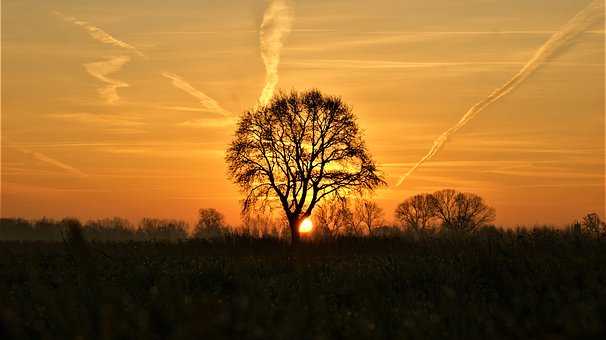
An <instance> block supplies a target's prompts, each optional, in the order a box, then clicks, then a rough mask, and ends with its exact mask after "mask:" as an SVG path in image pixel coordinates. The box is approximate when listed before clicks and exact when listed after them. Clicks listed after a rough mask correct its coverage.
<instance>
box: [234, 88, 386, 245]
mask: <svg viewBox="0 0 606 340" xmlns="http://www.w3.org/2000/svg"><path fill="white" fill-rule="evenodd" d="M226 161H227V163H228V166H229V174H230V176H231V178H232V179H233V180H234V182H235V183H236V184H238V185H239V186H240V188H241V190H242V191H243V193H245V195H246V197H245V199H244V202H243V210H244V211H247V210H249V209H251V208H252V207H253V206H256V205H257V203H259V202H263V203H264V204H265V205H267V204H272V203H274V202H277V203H278V204H279V205H280V206H281V208H282V209H283V210H284V213H285V216H286V218H287V219H288V224H289V228H290V233H291V241H292V242H293V244H294V243H297V242H298V241H299V230H298V227H299V224H300V222H301V221H302V220H303V219H305V218H307V217H308V216H311V213H312V211H313V209H314V208H315V207H316V205H317V204H318V202H320V201H321V200H322V199H324V198H326V197H327V196H331V195H339V194H344V193H347V192H350V191H364V190H373V189H374V188H376V187H377V186H379V185H382V184H384V181H383V180H382V178H381V177H380V175H379V172H378V170H377V167H376V165H375V163H374V161H373V160H372V158H371V156H370V154H369V152H368V151H367V149H366V146H365V145H364V142H363V140H362V136H361V133H360V131H359V129H358V125H357V123H356V119H355V116H354V114H353V113H352V111H351V109H350V107H348V106H347V105H346V104H345V103H343V102H342V101H341V99H340V98H337V97H330V96H325V95H323V94H322V93H320V92H319V91H318V90H311V91H307V92H303V93H296V92H291V93H290V94H284V93H280V94H278V95H277V96H276V97H274V98H273V99H272V101H271V103H269V104H268V105H267V106H260V107H257V108H255V109H254V110H252V111H248V112H245V113H244V114H243V115H242V117H241V118H240V121H239V122H238V128H237V130H236V133H235V137H234V140H233V141H232V143H231V145H230V146H229V148H228V150H227V155H226Z"/></svg>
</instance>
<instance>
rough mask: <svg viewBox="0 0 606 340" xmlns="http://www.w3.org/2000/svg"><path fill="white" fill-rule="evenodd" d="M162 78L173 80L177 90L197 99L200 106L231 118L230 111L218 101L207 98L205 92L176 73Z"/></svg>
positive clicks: (166, 73)
mask: <svg viewBox="0 0 606 340" xmlns="http://www.w3.org/2000/svg"><path fill="white" fill-rule="evenodd" d="M162 76H163V77H165V78H168V79H170V80H172V83H173V85H174V86H175V87H176V88H178V89H180V90H183V91H184V92H186V93H188V94H189V95H190V96H193V97H195V98H197V99H198V100H199V101H200V104H202V106H203V107H204V108H206V109H207V110H208V111H210V112H213V113H217V114H220V115H222V116H225V117H229V116H231V113H230V112H229V111H227V110H225V109H224V108H222V107H221V105H219V103H218V102H217V101H216V100H214V99H212V98H211V97H209V96H207V95H206V94H205V93H204V92H201V91H199V90H197V89H196V88H194V87H193V86H191V84H190V83H188V82H187V81H185V80H183V78H181V77H179V76H178V75H176V74H174V73H169V72H163V73H162Z"/></svg>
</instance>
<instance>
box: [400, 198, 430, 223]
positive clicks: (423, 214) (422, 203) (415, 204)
mask: <svg viewBox="0 0 606 340" xmlns="http://www.w3.org/2000/svg"><path fill="white" fill-rule="evenodd" d="M435 218H436V209H435V205H434V204H433V201H432V199H431V197H430V195H429V194H421V195H415V196H413V197H410V198H408V199H406V200H405V201H404V202H402V203H400V205H398V207H397V208H396V220H397V221H399V222H400V224H401V225H402V227H403V228H405V229H408V230H413V231H419V230H422V231H426V230H429V229H431V228H432V227H433V225H432V221H434V220H435Z"/></svg>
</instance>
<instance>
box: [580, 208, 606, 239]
mask: <svg viewBox="0 0 606 340" xmlns="http://www.w3.org/2000/svg"><path fill="white" fill-rule="evenodd" d="M582 226H583V227H584V229H585V230H587V232H588V233H590V234H593V235H595V236H597V237H600V236H601V234H602V233H604V232H606V223H604V222H602V220H601V219H600V215H598V214H597V213H589V214H587V215H585V217H583V223H582Z"/></svg>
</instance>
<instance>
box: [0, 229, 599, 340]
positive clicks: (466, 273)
mask: <svg viewBox="0 0 606 340" xmlns="http://www.w3.org/2000/svg"><path fill="white" fill-rule="evenodd" d="M7 222H10V223H9V224H10V226H11V227H14V226H15V225H18V224H20V225H21V226H24V225H30V226H34V225H35V223H34V224H32V223H24V222H23V220H7V219H3V220H2V230H3V231H4V230H6V228H5V227H6V224H5V223H7ZM61 223H62V225H61V227H62V228H63V232H62V235H63V237H62V238H61V240H60V241H59V242H14V241H12V242H7V241H3V242H0V306H1V309H0V338H2V339H7V340H10V339H96V338H103V339H169V338H170V339H190V338H204V339H206V338H211V339H333V338H340V339H354V338H355V339H377V338H397V339H407V338H414V339H418V338H423V339H444V338H455V339H511V338H517V339H553V338H558V339H560V338H562V339H565V338H566V339H567V338H569V339H580V338H583V339H588V338H591V339H599V338H603V337H604V335H606V313H604V311H606V289H604V288H606V271H604V263H605V262H606V261H605V260H606V242H605V241H604V238H599V237H596V235H595V234H592V233H589V232H586V231H585V229H580V231H579V232H577V231H576V229H574V228H572V227H571V228H570V229H567V230H557V229H548V228H536V229H532V230H527V229H517V230H503V229H497V228H494V227H479V228H477V229H475V230H474V231H473V232H468V233H452V232H448V230H446V229H445V230H444V232H442V231H439V230H438V231H436V232H433V233H425V234H419V233H416V232H414V231H412V230H411V231H407V230H399V231H398V233H397V235H392V236H389V237H386V236H382V237H378V236H372V237H368V236H367V237H357V236H356V237H352V236H345V235H337V236H335V237H333V238H328V239H323V240H316V241H313V242H302V244H301V245H300V246H299V247H297V248H295V249H292V248H291V247H290V246H289V244H288V243H287V241H286V240H280V239H276V238H270V237H263V238H254V237H251V236H246V235H243V234H242V235H235V234H227V235H225V236H224V238H220V239H216V240H214V241H213V242H208V241H206V240H204V239H191V240H186V241H181V242H179V243H175V242H168V241H162V242H157V241H138V242H133V241H129V242H119V243H116V242H88V241H87V237H86V235H87V233H86V226H82V225H81V224H80V223H79V222H78V221H77V220H74V219H66V220H63V221H61ZM146 225H150V223H148V222H146ZM151 225H155V224H154V223H151ZM110 226H111V224H110ZM152 229H154V230H156V229H158V228H156V227H153V228H152ZM379 230H382V229H381V228H375V229H373V231H374V232H376V233H378V231H379ZM162 234H164V232H163V233H162ZM152 239H153V238H152Z"/></svg>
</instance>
